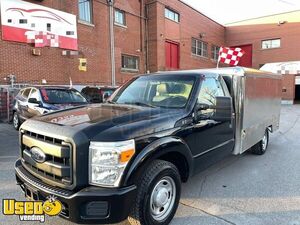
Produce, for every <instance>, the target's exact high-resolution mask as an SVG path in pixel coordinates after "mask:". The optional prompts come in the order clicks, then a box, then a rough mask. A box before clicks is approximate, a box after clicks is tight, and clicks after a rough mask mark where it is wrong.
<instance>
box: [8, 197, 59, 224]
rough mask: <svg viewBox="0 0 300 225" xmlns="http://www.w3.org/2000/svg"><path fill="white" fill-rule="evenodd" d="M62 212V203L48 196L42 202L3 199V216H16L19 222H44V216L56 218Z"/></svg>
mask: <svg viewBox="0 0 300 225" xmlns="http://www.w3.org/2000/svg"><path fill="white" fill-rule="evenodd" d="M61 210H62V203H61V202H60V201H59V200H57V199H56V198H55V197H53V196H50V197H48V199H47V200H46V201H45V202H42V201H16V200H15V199H3V214H4V215H6V216H12V215H17V216H19V219H20V221H40V222H41V223H44V222H45V215H48V216H57V215H58V214H59V213H60V212H61Z"/></svg>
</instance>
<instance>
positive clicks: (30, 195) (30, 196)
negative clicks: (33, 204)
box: [20, 184, 44, 201]
mask: <svg viewBox="0 0 300 225" xmlns="http://www.w3.org/2000/svg"><path fill="white" fill-rule="evenodd" d="M20 186H21V188H22V190H23V192H24V194H25V198H26V199H27V200H29V201H43V200H44V198H43V197H42V196H41V195H40V193H39V192H38V190H36V189H34V188H32V187H29V186H27V185H25V184H21V185H20Z"/></svg>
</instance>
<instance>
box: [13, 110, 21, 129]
mask: <svg viewBox="0 0 300 225" xmlns="http://www.w3.org/2000/svg"><path fill="white" fill-rule="evenodd" d="M12 123H13V126H14V128H15V129H16V130H19V128H20V125H21V122H20V118H19V115H18V113H17V112H14V114H13V119H12Z"/></svg>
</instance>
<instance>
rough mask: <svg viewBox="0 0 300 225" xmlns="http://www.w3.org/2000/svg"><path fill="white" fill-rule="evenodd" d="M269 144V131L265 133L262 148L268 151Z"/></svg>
mask: <svg viewBox="0 0 300 225" xmlns="http://www.w3.org/2000/svg"><path fill="white" fill-rule="evenodd" d="M267 146H268V136H267V133H265V135H264V137H263V139H262V140H261V147H262V150H263V151H266V149H267Z"/></svg>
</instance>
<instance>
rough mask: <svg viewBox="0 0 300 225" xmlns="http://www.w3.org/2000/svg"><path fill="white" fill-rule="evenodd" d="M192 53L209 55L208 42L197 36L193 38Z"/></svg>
mask: <svg viewBox="0 0 300 225" xmlns="http://www.w3.org/2000/svg"><path fill="white" fill-rule="evenodd" d="M192 53H193V54H194V55H198V56H203V57H208V54H207V43H206V42H203V41H200V40H198V39H196V38H193V39H192Z"/></svg>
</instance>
